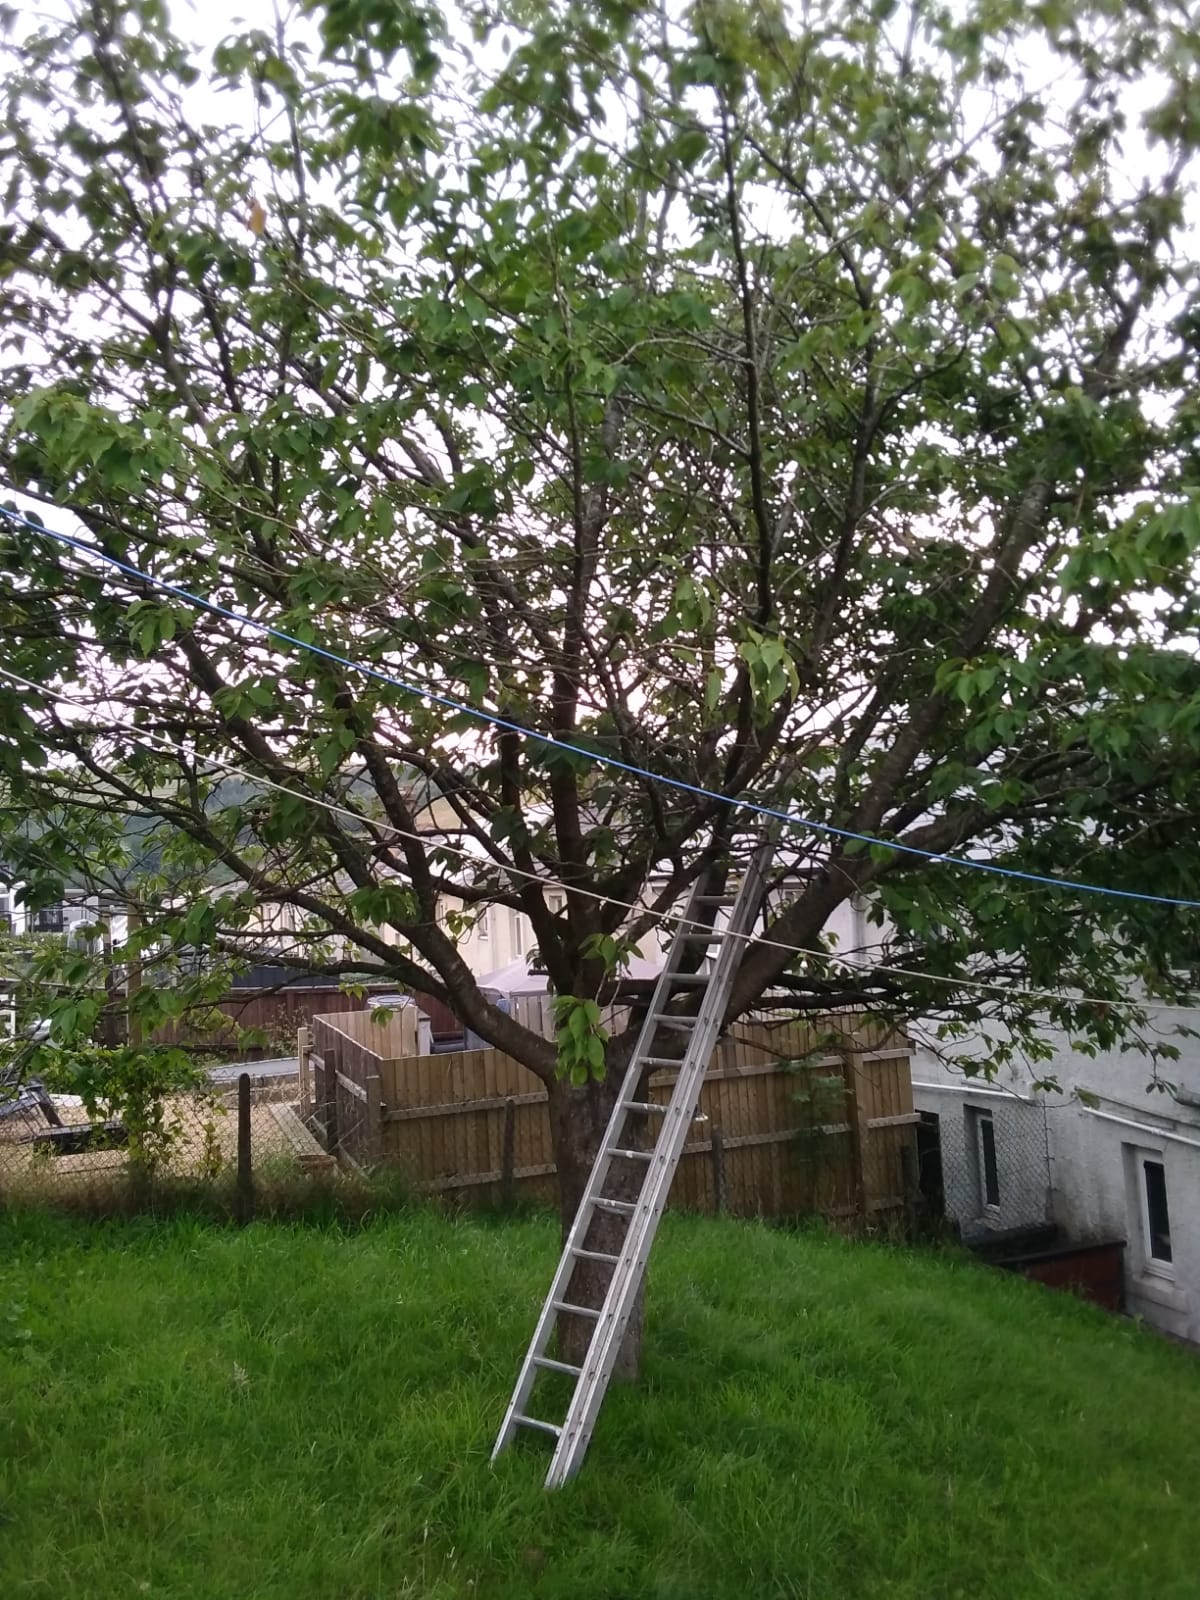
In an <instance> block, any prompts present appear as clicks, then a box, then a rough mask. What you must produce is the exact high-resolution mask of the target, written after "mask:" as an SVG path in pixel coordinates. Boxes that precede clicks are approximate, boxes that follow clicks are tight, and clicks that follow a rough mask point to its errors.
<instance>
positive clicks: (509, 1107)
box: [312, 996, 917, 1220]
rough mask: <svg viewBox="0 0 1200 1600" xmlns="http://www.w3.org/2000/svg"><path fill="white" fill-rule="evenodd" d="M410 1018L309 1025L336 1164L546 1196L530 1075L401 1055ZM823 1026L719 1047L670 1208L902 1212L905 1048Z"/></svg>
mask: <svg viewBox="0 0 1200 1600" xmlns="http://www.w3.org/2000/svg"><path fill="white" fill-rule="evenodd" d="M528 1001H533V1002H536V1003H537V1007H538V1009H537V1010H536V1012H535V1010H534V1007H533V1006H532V1005H530V1004H527V1003H526V1002H528ZM514 1011H522V1012H523V1013H524V1015H522V1017H521V1020H524V1021H526V1022H527V1023H531V1022H532V1021H533V1020H535V1017H536V1016H540V1017H541V1018H542V1019H543V1020H544V1019H545V1018H546V1015H547V1012H546V1010H545V1009H544V1002H543V998H542V997H539V996H533V997H522V999H521V1000H520V1001H519V1002H518V1003H517V1004H516V1005H514ZM410 1020H411V1019H409V1018H406V1017H405V1016H404V1015H403V1014H401V1013H397V1014H396V1015H395V1016H394V1017H393V1018H392V1019H391V1021H389V1022H388V1023H386V1024H377V1023H372V1021H371V1019H370V1017H369V1016H350V1017H347V1016H338V1017H334V1018H317V1019H316V1020H315V1021H314V1024H313V1028H314V1052H313V1056H312V1079H313V1091H312V1092H313V1097H314V1102H315V1103H316V1104H317V1105H318V1106H319V1105H320V1103H321V1095H322V1093H323V1092H324V1094H325V1096H326V1098H328V1096H329V1093H330V1089H329V1083H330V1081H332V1082H333V1083H334V1084H335V1085H336V1095H335V1099H336V1108H335V1116H336V1123H337V1126H336V1136H337V1139H338V1142H339V1146H340V1153H341V1155H342V1157H343V1158H344V1159H345V1160H346V1161H347V1163H348V1164H351V1165H354V1166H363V1167H365V1166H369V1165H374V1164H375V1163H377V1162H380V1161H383V1162H388V1163H395V1164H396V1165H398V1166H399V1167H400V1168H401V1169H402V1170H403V1171H404V1173H405V1174H406V1175H407V1177H408V1178H409V1180H410V1181H411V1182H412V1183H413V1184H414V1186H416V1187H418V1188H420V1189H424V1190H427V1191H431V1192H434V1193H448V1194H455V1195H458V1196H461V1197H463V1198H464V1199H468V1200H474V1199H492V1200H495V1199H499V1198H500V1197H501V1196H502V1195H505V1194H512V1193H515V1194H518V1195H523V1196H526V1197H530V1198H532V1197H537V1198H542V1199H551V1198H553V1197H554V1194H555V1166H554V1153H553V1148H552V1144H551V1138H550V1121H549V1115H548V1111H547V1096H546V1091H545V1089H544V1088H543V1087H542V1085H541V1083H540V1082H539V1080H538V1079H537V1078H536V1077H535V1076H534V1075H533V1074H532V1073H531V1072H530V1071H529V1070H528V1069H527V1068H526V1067H523V1066H522V1065H521V1063H520V1062H518V1061H515V1060H514V1059H513V1058H512V1057H510V1056H507V1055H505V1054H504V1053H503V1052H502V1051H499V1050H494V1049H484V1050H469V1051H459V1052H454V1053H447V1054H442V1055H435V1056H429V1055H424V1056H422V1055H416V1054H413V1053H410V1052H409V1046H410V1042H411V1041H412V1040H413V1039H415V1027H414V1028H413V1029H412V1030H411V1031H409V1027H408V1024H409V1022H410ZM834 1021H835V1026H833V1027H832V1028H831V1026H830V1023H829V1019H820V1020H819V1021H817V1022H812V1023H802V1022H797V1021H796V1020H795V1019H791V1018H789V1019H780V1018H772V1017H763V1018H758V1019H755V1020H753V1021H751V1022H748V1023H744V1024H741V1025H739V1026H738V1027H737V1028H736V1029H734V1030H732V1031H731V1033H730V1034H729V1035H728V1036H726V1037H725V1038H723V1039H722V1040H721V1042H720V1043H719V1045H718V1046H717V1048H716V1050H715V1052H714V1055H713V1061H712V1065H711V1067H710V1069H709V1072H708V1074H707V1076H706V1078H705V1081H704V1084H703V1086H702V1089H701V1094H700V1104H699V1107H698V1113H697V1117H696V1120H695V1122H694V1123H693V1126H692V1128H691V1131H690V1134H689V1138H688V1141H687V1144H686V1147H685V1151H684V1156H683V1159H682V1160H681V1162H680V1166H679V1170H678V1172H677V1174H676V1178H675V1183H674V1186H673V1188H672V1191H671V1203H672V1204H673V1205H676V1206H683V1207H687V1208H689V1209H695V1210H702V1211H712V1210H714V1209H716V1207H717V1203H718V1197H720V1199H721V1201H722V1203H723V1208H724V1209H726V1210H728V1211H730V1212H732V1213H734V1214H739V1215H766V1216H786V1215H796V1214H802V1213H808V1212H821V1213H824V1214H826V1215H829V1216H831V1217H833V1218H843V1219H849V1218H862V1219H866V1220H886V1219H887V1218H888V1217H889V1216H890V1215H892V1214H899V1213H901V1212H902V1211H903V1208H904V1206H905V1203H906V1195H907V1187H906V1186H907V1185H909V1184H911V1182H912V1174H913V1172H914V1171H915V1168H914V1167H913V1166H912V1164H911V1162H909V1161H907V1160H906V1156H905V1151H906V1150H907V1149H908V1148H909V1146H910V1145H911V1142H912V1138H913V1133H912V1125H913V1124H914V1123H915V1121H916V1120H917V1119H916V1117H915V1116H914V1114H913V1111H912V1089H911V1080H910V1075H909V1064H908V1050H907V1046H906V1045H905V1044H904V1043H903V1042H902V1041H901V1040H899V1039H898V1038H897V1036H895V1035H890V1034H888V1033H887V1032H886V1030H884V1029H882V1028H881V1027H880V1026H879V1025H877V1024H863V1023H862V1022H861V1019H858V1018H854V1017H848V1018H846V1017H843V1018H838V1019H834ZM831 1045H833V1046H835V1047H836V1048H831ZM393 1051H396V1052H397V1053H395V1054H392V1053H391V1052H393ZM331 1074H332V1080H331ZM348 1084H352V1085H353V1088H349V1087H347V1085H348ZM673 1086H674V1074H673V1073H671V1072H670V1071H669V1070H661V1071H658V1072H656V1073H654V1074H653V1075H652V1076H651V1077H650V1079H649V1083H648V1087H647V1093H648V1095H649V1097H650V1098H651V1099H653V1100H655V1101H658V1102H660V1103H665V1101H666V1100H667V1099H668V1098H669V1097H670V1094H671V1091H672V1088H673ZM647 1136H648V1137H649V1133H648V1131H647ZM718 1191H720V1196H718Z"/></svg>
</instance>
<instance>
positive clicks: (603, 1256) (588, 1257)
mask: <svg viewBox="0 0 1200 1600" xmlns="http://www.w3.org/2000/svg"><path fill="white" fill-rule="evenodd" d="M571 1254H572V1255H573V1256H582V1257H583V1259H584V1260H585V1261H611V1262H612V1263H613V1264H614V1266H615V1265H616V1263H617V1262H618V1261H620V1259H621V1258H620V1256H613V1255H610V1254H609V1253H608V1251H607V1250H583V1249H581V1248H580V1247H579V1246H578V1245H576V1246H575V1248H574V1249H573V1250H572V1251H571Z"/></svg>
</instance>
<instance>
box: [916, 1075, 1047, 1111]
mask: <svg viewBox="0 0 1200 1600" xmlns="http://www.w3.org/2000/svg"><path fill="white" fill-rule="evenodd" d="M913 1088H914V1089H934V1090H936V1091H937V1092H938V1093H939V1094H986V1095H988V1096H989V1097H990V1098H991V1099H993V1100H1016V1101H1018V1102H1019V1103H1020V1104H1021V1105H1023V1106H1036V1105H1037V1104H1038V1101H1037V1100H1036V1099H1035V1098H1034V1097H1033V1096H1032V1095H1029V1096H1026V1095H1023V1094H1018V1093H1017V1091H1016V1090H1015V1089H976V1088H975V1087H974V1085H973V1084H970V1083H921V1082H919V1081H918V1080H917V1079H916V1078H914V1079H913Z"/></svg>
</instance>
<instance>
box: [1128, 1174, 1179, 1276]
mask: <svg viewBox="0 0 1200 1600" xmlns="http://www.w3.org/2000/svg"><path fill="white" fill-rule="evenodd" d="M1134 1160H1135V1161H1136V1163H1137V1189H1138V1204H1139V1206H1140V1209H1141V1214H1142V1254H1143V1259H1144V1261H1145V1264H1146V1270H1147V1271H1148V1272H1155V1273H1157V1274H1158V1275H1159V1276H1160V1277H1163V1278H1173V1277H1174V1276H1175V1257H1174V1254H1173V1251H1172V1246H1171V1202H1170V1198H1169V1196H1168V1194H1167V1163H1166V1162H1165V1160H1164V1159H1163V1154H1162V1152H1161V1151H1156V1150H1138V1151H1136V1152H1135V1154H1134ZM1148 1167H1156V1168H1157V1169H1158V1171H1159V1172H1160V1173H1161V1174H1162V1208H1163V1213H1164V1220H1165V1222H1166V1240H1167V1254H1166V1255H1165V1256H1162V1255H1158V1254H1157V1253H1156V1252H1155V1249H1154V1240H1155V1237H1156V1235H1158V1234H1160V1232H1161V1230H1159V1229H1157V1228H1156V1227H1155V1226H1154V1223H1153V1220H1152V1218H1151V1214H1150V1213H1151V1206H1150V1183H1149V1178H1148V1176H1147V1171H1146V1169H1147V1168H1148Z"/></svg>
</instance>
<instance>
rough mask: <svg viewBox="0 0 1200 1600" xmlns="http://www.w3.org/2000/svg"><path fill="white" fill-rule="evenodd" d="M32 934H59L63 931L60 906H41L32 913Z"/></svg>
mask: <svg viewBox="0 0 1200 1600" xmlns="http://www.w3.org/2000/svg"><path fill="white" fill-rule="evenodd" d="M33 931H34V933H61V932H62V931H63V908H62V905H61V904H59V905H56V906H43V907H42V909H41V910H40V911H35V912H34V913H33Z"/></svg>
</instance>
